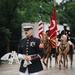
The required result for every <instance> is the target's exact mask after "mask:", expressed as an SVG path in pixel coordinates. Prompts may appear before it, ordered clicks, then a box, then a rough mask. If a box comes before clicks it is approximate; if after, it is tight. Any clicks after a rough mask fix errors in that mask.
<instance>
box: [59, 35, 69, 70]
mask: <svg viewBox="0 0 75 75" xmlns="http://www.w3.org/2000/svg"><path fill="white" fill-rule="evenodd" d="M68 52H69V43H68V42H67V36H66V35H62V36H61V43H60V45H59V55H58V61H59V69H61V62H62V61H63V62H62V63H63V66H64V68H68V58H67V54H68ZM62 59H63V60H62Z"/></svg>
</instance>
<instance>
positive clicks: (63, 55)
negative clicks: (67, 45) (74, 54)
mask: <svg viewBox="0 0 75 75" xmlns="http://www.w3.org/2000/svg"><path fill="white" fill-rule="evenodd" d="M63 61H64V64H63V67H64V68H65V54H63Z"/></svg>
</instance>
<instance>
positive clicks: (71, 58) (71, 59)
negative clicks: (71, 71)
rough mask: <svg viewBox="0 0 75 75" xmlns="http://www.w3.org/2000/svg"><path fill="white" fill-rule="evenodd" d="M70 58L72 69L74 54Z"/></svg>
mask: <svg viewBox="0 0 75 75" xmlns="http://www.w3.org/2000/svg"><path fill="white" fill-rule="evenodd" d="M69 58H70V61H71V62H70V64H71V65H70V67H71V68H72V63H73V54H69Z"/></svg>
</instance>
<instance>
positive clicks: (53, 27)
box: [50, 7, 57, 48]
mask: <svg viewBox="0 0 75 75" xmlns="http://www.w3.org/2000/svg"><path fill="white" fill-rule="evenodd" d="M56 37H57V24H56V7H54V12H53V14H52V19H51V23H50V40H51V43H52V47H53V48H55V47H56Z"/></svg>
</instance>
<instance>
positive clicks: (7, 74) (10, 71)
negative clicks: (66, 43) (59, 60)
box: [0, 54, 75, 75]
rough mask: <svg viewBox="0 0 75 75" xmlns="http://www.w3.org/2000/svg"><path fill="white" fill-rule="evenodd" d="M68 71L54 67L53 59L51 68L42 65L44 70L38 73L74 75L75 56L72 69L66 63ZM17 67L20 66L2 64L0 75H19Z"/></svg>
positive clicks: (44, 74)
mask: <svg viewBox="0 0 75 75" xmlns="http://www.w3.org/2000/svg"><path fill="white" fill-rule="evenodd" d="M68 64H69V67H68V69H65V70H64V69H63V67H62V69H61V70H59V68H58V66H57V67H55V66H54V58H53V60H52V67H51V68H50V67H49V66H48V69H46V68H45V66H44V65H43V68H44V70H43V71H41V72H39V75H75V54H74V61H73V68H70V62H69V63H68ZM19 66H20V64H16V63H13V64H12V65H10V64H8V63H7V62H5V63H2V64H1V65H0V75H19Z"/></svg>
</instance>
